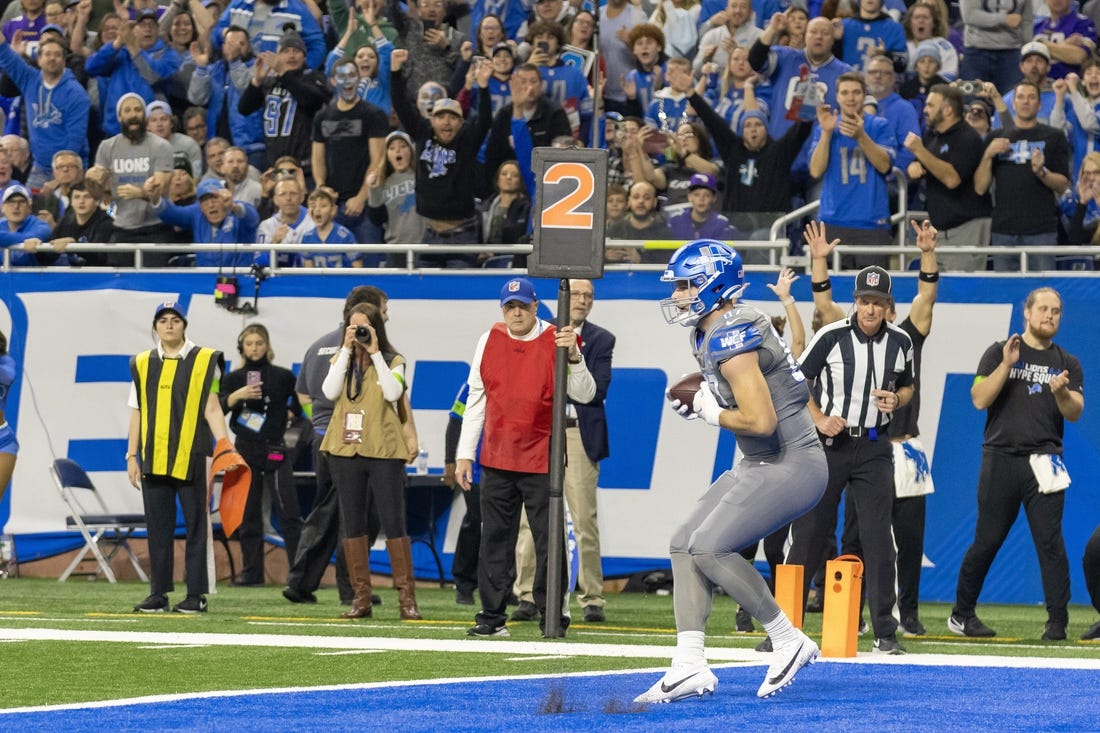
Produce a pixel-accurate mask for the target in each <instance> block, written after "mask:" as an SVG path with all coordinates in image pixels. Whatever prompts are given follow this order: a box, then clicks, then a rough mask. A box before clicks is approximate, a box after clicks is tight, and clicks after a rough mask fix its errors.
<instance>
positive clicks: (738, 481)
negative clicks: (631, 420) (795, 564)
mask: <svg viewBox="0 0 1100 733" xmlns="http://www.w3.org/2000/svg"><path fill="white" fill-rule="evenodd" d="M661 280H662V281H665V282H671V283H674V288H673V292H672V297H670V298H666V299H664V300H662V301H661V307H662V309H663V310H664V313H665V318H666V320H668V322H669V323H679V324H681V325H683V326H689V327H691V328H692V331H691V347H692V352H693V353H694V354H695V359H696V361H698V363H699V368H700V369H701V371H702V373H703V375H704V376H705V377H706V383H705V384H704V385H703V387H702V389H700V390H699V391H698V392H697V393H696V394H695V399H694V403H693V404H691V405H685V404H681V403H680V402H679V401H678V400H673V401H672V402H671V403H670V404H671V405H672V407H673V409H675V410H676V411H677V412H678V413H679V414H680V415H681V416H683V417H685V418H687V419H689V420H691V419H696V418H702V419H703V421H704V422H706V423H707V424H708V425H713V426H715V427H721V428H724V429H726V430H731V431H733V432H734V434H735V435H736V436H737V444H738V447H739V448H740V449H741V450H742V452H743V453H744V459H743V460H742V461H741V462H740V463H738V464H737V466H736V467H734V468H733V469H732V470H731V471H727V472H725V473H723V474H722V475H721V476H719V477H718V480H717V481H715V482H714V483H713V484H712V485H711V487H710V489H709V490H707V492H706V493H705V494H704V495H703V496H702V498H701V499H699V501H698V502H696V504H695V506H694V508H693V509H692V510H691V513H690V514H689V515H688V518H687V520H685V521H684V523H683V524H681V525H680V527H679V528H678V529H677V530H676V532H675V533H674V534H673V536H672V540H671V542H670V546H669V553H670V555H671V558H672V571H673V574H674V575H675V577H676V584H675V586H674V589H673V602H674V608H675V611H676V651H675V652H674V653H673V656H672V664H671V666H670V668H669V670H668V672H666V673H665V675H664V676H663V677H662V678H661V679H660V680H658V681H657V683H656V684H654V685H653V687H651V688H650V689H649V690H648V691H647V692H645V693H643V694H641V695H639V696H638V697H637V698H635V702H642V703H646V702H674V701H676V700H682V699H685V698H688V697H694V696H697V695H704V694H706V693H710V692H713V691H714V689H715V687H717V685H718V678H717V677H715V676H714V673H713V672H711V670H710V668H709V667H708V666H707V662H706V657H705V656H704V653H703V641H704V633H705V629H706V624H707V617H708V616H709V615H710V607H711V595H712V592H713V590H714V588H715V586H718V587H720V588H722V589H723V590H724V591H725V592H726V593H727V594H728V595H729V596H730V598H732V599H733V600H734V601H736V602H737V603H739V604H741V606H742V607H743V608H745V609H746V610H748V611H749V613H751V614H752V615H753V616H754V617H755V618H757V619H759V620H760V622H761V623H762V624H763V625H764V629H765V630H766V631H767V632H768V634H769V635H770V636H771V639H772V644H773V648H774V652H773V654H774V658H773V660H772V664H771V666H769V667H768V672H767V675H766V676H765V678H764V681H763V682H762V683H761V685H760V689H758V690H757V692H756V694H757V695H758V696H759V697H770V696H771V695H774V694H775V693H776V692H778V691H779V690H781V689H783V688H784V687H786V686H787V685H789V684H790V683H791V682H793V681H794V678H795V675H796V674H798V671H799V670H800V669H801V668H802V667H804V666H806V665H807V664H811V663H813V662H814V660H816V659H817V657H818V655H819V653H820V650H819V649H818V647H817V644H815V643H814V642H813V641H812V640H811V639H810V638H809V637H807V636H806V635H805V634H803V633H802V631H801V630H799V629H796V628H795V627H794V626H793V625H792V624H791V621H790V619H788V618H787V616H786V615H785V614H784V613H783V612H782V611H781V610H780V609H779V606H778V605H776V602H775V599H774V598H773V597H772V595H771V593H770V592H769V591H768V585H767V583H765V582H764V579H763V578H762V577H761V576H760V574H759V573H757V572H756V569H755V568H753V566H752V565H751V564H750V563H749V562H748V561H747V560H745V558H743V557H741V556H740V555H739V554H738V550H740V549H741V548H742V547H745V546H746V545H748V544H750V543H752V542H755V541H756V540H758V539H759V538H761V537H765V536H767V535H768V534H770V533H772V532H773V531H775V530H776V529H777V528H779V527H782V526H783V525H784V524H786V523H787V522H790V521H792V520H794V519H795V518H797V517H799V516H801V515H802V514H804V513H805V512H807V511H808V510H809V509H811V508H812V507H813V506H814V505H815V504H816V503H817V501H818V500H819V499H820V498H821V496H822V494H823V493H824V491H825V481H826V478H827V476H828V468H827V466H826V463H825V454H824V452H823V451H822V448H821V443H820V442H819V441H818V439H817V431H816V430H815V428H814V423H813V420H812V419H811V418H810V413H809V410H808V409H807V407H806V403H807V401H808V399H809V390H808V389H807V386H806V382H805V378H804V377H803V376H802V373H801V371H800V370H799V368H798V364H797V362H795V360H794V358H793V357H792V356H791V354H790V352H789V351H788V350H787V347H786V345H785V344H784V343H783V341H782V340H781V339H780V338H779V335H778V334H777V333H776V332H775V330H774V329H773V328H772V326H771V321H770V319H769V318H768V316H766V315H765V314H763V313H761V312H760V311H758V310H756V309H755V308H750V307H748V306H746V305H742V304H741V303H739V302H738V299H739V298H740V297H741V294H742V293H743V291H744V289H745V276H744V268H743V266H742V264H741V256H740V255H739V254H737V252H735V251H734V250H733V249H732V248H730V247H729V246H728V245H726V244H723V243H722V242H718V241H715V240H711V239H701V240H696V241H693V242H688V243H687V244H685V245H684V246H683V247H681V248H680V249H679V250H677V251H676V253H675V254H674V255H673V256H672V259H671V260H669V263H668V268H667V269H666V270H665V272H664V275H662V276H661Z"/></svg>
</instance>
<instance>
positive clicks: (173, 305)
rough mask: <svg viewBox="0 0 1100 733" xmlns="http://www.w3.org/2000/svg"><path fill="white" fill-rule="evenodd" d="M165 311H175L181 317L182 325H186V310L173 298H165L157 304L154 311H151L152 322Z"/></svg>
mask: <svg viewBox="0 0 1100 733" xmlns="http://www.w3.org/2000/svg"><path fill="white" fill-rule="evenodd" d="M166 312H167V313H175V314H176V315H177V316H179V317H180V318H182V319H183V325H184V326H186V325H187V310H186V309H185V308H184V307H183V306H182V305H180V304H179V303H177V302H176V301H174V300H166V301H164V302H163V303H161V304H160V305H158V306H157V309H156V311H155V312H154V313H153V323H156V322H157V319H158V318H160V317H161V314H163V313H166Z"/></svg>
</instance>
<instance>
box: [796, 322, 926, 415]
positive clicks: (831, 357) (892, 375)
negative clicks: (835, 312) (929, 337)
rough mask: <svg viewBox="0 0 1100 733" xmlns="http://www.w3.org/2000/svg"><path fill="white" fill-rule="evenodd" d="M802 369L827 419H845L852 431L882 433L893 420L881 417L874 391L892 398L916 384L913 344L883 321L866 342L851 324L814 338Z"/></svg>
mask: <svg viewBox="0 0 1100 733" xmlns="http://www.w3.org/2000/svg"><path fill="white" fill-rule="evenodd" d="M801 366H802V373H803V374H805V375H806V378H807V379H810V380H813V381H814V383H815V384H814V389H813V394H814V399H815V400H816V401H817V404H818V405H819V406H820V407H821V411H822V412H823V413H825V414H826V415H829V416H837V417H842V418H844V419H845V421H846V422H847V423H848V425H849V427H864V428H882V427H884V426H885V425H886V424H887V423H889V422H890V415H888V414H883V413H880V412H879V411H878V408H877V407H876V402H875V400H874V399H873V397H872V396H871V390H875V389H885V390H889V391H892V392H893V391H897V390H898V388H900V387H908V386H911V385H912V384H913V342H912V340H911V339H910V338H909V334H907V333H905V331H902V330H901V329H900V328H898V327H897V326H895V325H893V324H891V323H887V322H885V321H884V322H883V324H882V328H881V329H880V330H879V332H878V333H877V334H875V335H874V336H868V335H866V334H865V333H863V331H862V330H861V329H860V328H859V326H858V325H857V324H856V323H855V321H854V320H853V319H851V318H848V319H845V320H843V321H837V322H835V323H831V324H829V325H827V326H824V327H823V328H822V329H821V330H820V331H818V332H817V333H816V334H814V337H813V339H812V340H811V341H810V344H809V346H807V347H806V351H805V353H803V354H802V359H801Z"/></svg>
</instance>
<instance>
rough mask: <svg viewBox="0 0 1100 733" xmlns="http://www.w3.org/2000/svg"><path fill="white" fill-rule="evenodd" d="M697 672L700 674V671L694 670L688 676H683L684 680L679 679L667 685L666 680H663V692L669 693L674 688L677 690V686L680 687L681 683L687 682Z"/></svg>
mask: <svg viewBox="0 0 1100 733" xmlns="http://www.w3.org/2000/svg"><path fill="white" fill-rule="evenodd" d="M696 674H698V673H697V672H692V673H691V674H689V675H688V676H687V677H685V678H683V679H682V680H680V681H678V682H675V683H674V684H671V685H666V684H665V683H664V682H662V683H661V692H666V693H667V692H672V691H673V690H675V689H676V688H677V687H679V686H680V685H682V684H684V683H685V682H687V681H688V680H690V679H691V678H692V677H694V676H695V675H696Z"/></svg>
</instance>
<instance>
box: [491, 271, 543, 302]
mask: <svg viewBox="0 0 1100 733" xmlns="http://www.w3.org/2000/svg"><path fill="white" fill-rule="evenodd" d="M538 299H539V296H537V295H535V286H534V285H532V284H531V281H530V280H528V279H527V278H525V277H517V278H513V279H512V280H509V281H508V282H506V283H504V287H503V288H501V289H500V307H501V308H503V307H504V306H505V305H506V304H507V303H509V302H511V301H513V300H515V301H518V302H520V303H523V304H524V305H526V304H528V303H534V302H535V301H536V300H538Z"/></svg>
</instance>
